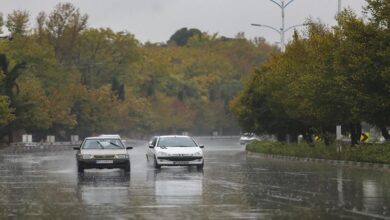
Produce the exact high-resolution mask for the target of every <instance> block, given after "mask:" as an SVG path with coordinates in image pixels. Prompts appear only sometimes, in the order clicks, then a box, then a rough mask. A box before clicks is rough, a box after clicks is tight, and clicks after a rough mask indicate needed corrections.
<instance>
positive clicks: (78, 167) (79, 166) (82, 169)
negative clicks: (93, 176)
mask: <svg viewBox="0 0 390 220" xmlns="http://www.w3.org/2000/svg"><path fill="white" fill-rule="evenodd" d="M77 172H79V173H84V167H83V166H81V165H80V164H77Z"/></svg>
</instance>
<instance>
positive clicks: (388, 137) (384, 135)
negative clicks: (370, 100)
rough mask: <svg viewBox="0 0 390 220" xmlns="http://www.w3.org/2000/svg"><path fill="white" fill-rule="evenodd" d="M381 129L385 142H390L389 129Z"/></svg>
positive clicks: (382, 127)
mask: <svg viewBox="0 0 390 220" xmlns="http://www.w3.org/2000/svg"><path fill="white" fill-rule="evenodd" d="M380 129H381V132H382V136H383V137H384V138H385V140H387V141H388V140H390V134H389V131H388V130H387V128H386V127H385V126H381V127H380Z"/></svg>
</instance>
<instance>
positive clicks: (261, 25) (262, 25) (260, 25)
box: [251, 24, 282, 34]
mask: <svg viewBox="0 0 390 220" xmlns="http://www.w3.org/2000/svg"><path fill="white" fill-rule="evenodd" d="M251 25H252V26H257V27H266V28H269V29H272V30H274V31H276V32H278V33H279V34H281V33H282V32H281V31H280V30H278V29H276V28H274V27H272V26H269V25H264V24H251Z"/></svg>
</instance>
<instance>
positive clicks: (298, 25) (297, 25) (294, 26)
mask: <svg viewBox="0 0 390 220" xmlns="http://www.w3.org/2000/svg"><path fill="white" fill-rule="evenodd" d="M306 25H308V24H296V25H293V26H291V27H289V28H287V29H286V30H284V32H287V31H289V30H291V29H293V28H296V27H300V26H306Z"/></svg>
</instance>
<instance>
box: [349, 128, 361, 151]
mask: <svg viewBox="0 0 390 220" xmlns="http://www.w3.org/2000/svg"><path fill="white" fill-rule="evenodd" d="M350 130H351V147H354V146H356V145H357V144H358V143H359V141H360V136H361V135H362V126H361V124H360V123H351V124H350Z"/></svg>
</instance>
